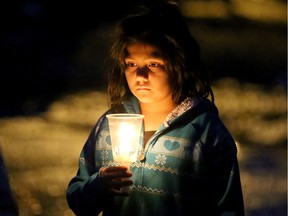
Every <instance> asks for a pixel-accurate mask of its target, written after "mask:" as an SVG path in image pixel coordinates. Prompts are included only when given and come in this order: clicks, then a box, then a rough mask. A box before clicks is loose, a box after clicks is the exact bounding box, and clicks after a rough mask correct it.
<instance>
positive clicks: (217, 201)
mask: <svg viewBox="0 0 288 216" xmlns="http://www.w3.org/2000/svg"><path fill="white" fill-rule="evenodd" d="M140 9H141V10H142V11H141V12H140V11H137V14H136V15H134V16H132V15H131V16H128V17H126V18H125V19H123V20H122V21H121V22H120V24H119V26H118V30H119V38H118V40H117V41H116V43H115V44H114V46H113V48H112V57H113V59H114V60H115V65H114V67H113V70H112V71H111V74H110V79H109V88H108V93H109V96H110V102H111V103H110V104H111V107H110V109H109V110H108V111H107V112H106V113H104V114H103V116H102V117H100V119H99V120H98V122H97V124H96V125H95V127H94V128H93V130H92V132H91V134H90V136H89V137H88V139H87V142H86V143H85V145H84V147H83V150H82V152H81V155H80V159H79V169H78V172H77V175H76V176H75V177H74V178H73V179H72V180H71V181H70V183H69V185H68V189H67V201H68V204H69V206H70V208H71V209H72V210H73V212H74V213H75V214H76V215H98V214H99V213H100V212H103V215H104V216H107V215H125V216H127V215H133V216H144V215H145V216H154V215H155V216H156V215H159V216H163V215H173V216H176V215H196V216H197V215H198V216H199V215H203V216H204V215H205V216H206V215H209V216H214V215H233V216H235V215H239V216H242V215H244V206H243V196H242V189H241V182H240V176H239V169H238V161H237V148H236V145H235V142H234V140H233V138H232V137H231V135H230V133H229V131H228V130H227V129H226V127H225V126H224V124H223V123H222V121H221V120H220V119H219V116H218V111H217V108H216V106H215V105H214V103H213V100H214V98H213V92H212V89H211V88H210V86H209V83H208V80H207V74H206V72H205V67H204V66H203V63H202V62H201V58H200V50H199V47H198V44H197V42H196V41H195V40H194V38H193V37H192V36H191V34H190V32H189V28H188V26H187V25H186V22H185V20H184V19H183V17H182V15H181V13H180V11H179V9H178V8H177V6H176V5H174V4H169V3H159V4H156V5H154V6H153V7H152V6H151V7H140ZM110 113H141V114H143V115H144V116H145V117H144V128H143V139H141V140H142V141H141V145H142V147H143V148H142V151H140V152H139V159H138V160H137V162H135V163H132V164H131V167H130V171H128V170H127V168H126V167H124V166H117V164H116V163H115V162H113V157H112V151H111V141H110V136H109V128H108V122H107V118H106V115H107V114H110ZM127 177H128V178H127ZM129 177H131V178H130V180H129ZM122 178H126V180H123V179H122ZM121 179H122V180H121ZM129 185H130V188H131V189H130V192H129V193H127V192H125V190H121V187H124V186H129Z"/></svg>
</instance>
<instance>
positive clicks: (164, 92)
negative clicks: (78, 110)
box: [124, 43, 172, 104]
mask: <svg viewBox="0 0 288 216" xmlns="http://www.w3.org/2000/svg"><path fill="white" fill-rule="evenodd" d="M127 51H128V55H127V56H126V57H125V59H124V61H125V65H126V68H125V76H126V79H127V82H128V86H129V89H130V91H131V92H132V93H133V95H135V96H136V97H137V98H138V100H139V101H140V102H141V103H154V104H155V103H156V104H157V103H159V102H160V103H161V102H164V103H165V101H166V102H168V103H171V101H172V87H171V84H170V83H171V82H170V78H169V74H168V72H167V71H166V68H165V63H166V62H165V59H163V57H162V56H161V54H160V52H159V50H157V49H156V48H155V47H154V46H151V45H147V44H143V43H134V44H132V45H130V46H129V47H128V49H127Z"/></svg>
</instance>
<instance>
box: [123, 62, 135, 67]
mask: <svg viewBox="0 0 288 216" xmlns="http://www.w3.org/2000/svg"><path fill="white" fill-rule="evenodd" d="M126 65H127V67H137V64H136V63H133V62H127V63H126Z"/></svg>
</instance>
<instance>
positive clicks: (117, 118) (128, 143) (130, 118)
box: [106, 114, 144, 193]
mask: <svg viewBox="0 0 288 216" xmlns="http://www.w3.org/2000/svg"><path fill="white" fill-rule="evenodd" d="M106 117H107V118H108V125H109V132H110V138H111V146H112V155H113V159H114V161H115V162H120V164H121V165H122V166H126V167H127V168H128V170H130V163H132V162H135V161H136V160H137V155H138V152H139V150H140V135H141V129H142V124H143V118H144V115H141V114H108V115H106ZM121 190H122V191H126V192H128V193H129V191H130V187H129V186H127V187H122V188H121Z"/></svg>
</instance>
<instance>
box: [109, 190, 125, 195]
mask: <svg viewBox="0 0 288 216" xmlns="http://www.w3.org/2000/svg"><path fill="white" fill-rule="evenodd" d="M109 193H110V194H111V195H114V196H129V193H128V192H127V191H124V190H123V191H122V190H121V189H120V190H117V189H110V190H109Z"/></svg>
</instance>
